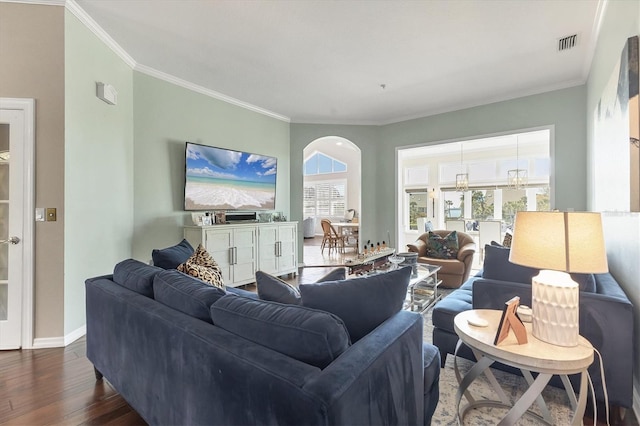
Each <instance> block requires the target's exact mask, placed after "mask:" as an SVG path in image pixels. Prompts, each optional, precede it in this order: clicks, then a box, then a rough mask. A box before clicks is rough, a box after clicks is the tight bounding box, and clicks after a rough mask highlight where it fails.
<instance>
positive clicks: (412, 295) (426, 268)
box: [405, 263, 442, 313]
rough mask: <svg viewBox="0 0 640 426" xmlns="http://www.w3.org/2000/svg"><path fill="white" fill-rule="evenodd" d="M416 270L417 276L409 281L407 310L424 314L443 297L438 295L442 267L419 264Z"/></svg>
mask: <svg viewBox="0 0 640 426" xmlns="http://www.w3.org/2000/svg"><path fill="white" fill-rule="evenodd" d="M416 269H417V275H416V276H415V277H412V278H411V279H410V280H409V288H408V291H407V301H406V303H405V309H407V310H410V311H414V312H420V313H422V312H425V311H426V310H428V309H429V308H431V307H433V305H435V304H436V302H437V301H438V300H440V298H441V297H442V295H440V294H438V286H439V285H440V283H442V281H441V280H438V271H439V270H440V269H441V267H440V266H437V265H427V264H424V263H419V264H417V268H416Z"/></svg>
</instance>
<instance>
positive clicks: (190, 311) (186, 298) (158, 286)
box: [153, 269, 226, 323]
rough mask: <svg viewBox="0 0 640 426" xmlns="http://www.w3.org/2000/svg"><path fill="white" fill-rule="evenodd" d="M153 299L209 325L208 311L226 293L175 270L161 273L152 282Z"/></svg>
mask: <svg viewBox="0 0 640 426" xmlns="http://www.w3.org/2000/svg"><path fill="white" fill-rule="evenodd" d="M153 293H154V295H155V299H156V300H157V301H158V302H160V303H162V304H163V305H166V306H169V307H170V308H173V309H175V310H178V311H180V312H183V313H185V314H187V315H189V316H192V317H195V318H198V319H201V320H203V321H206V322H208V323H211V322H212V321H211V313H210V312H209V309H210V308H211V305H213V302H215V301H216V300H218V299H220V298H221V297H222V296H224V295H225V294H226V293H225V291H224V290H223V289H221V288H218V287H213V286H210V285H208V284H207V283H204V282H202V281H200V280H197V279H195V278H192V277H190V276H188V275H185V274H183V273H182V272H178V271H176V270H175V269H170V270H166V271H162V272H160V273H159V274H157V275H156V276H155V279H154V280H153Z"/></svg>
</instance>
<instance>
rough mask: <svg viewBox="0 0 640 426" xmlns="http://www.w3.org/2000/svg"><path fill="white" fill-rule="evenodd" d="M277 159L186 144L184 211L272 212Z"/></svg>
mask: <svg viewBox="0 0 640 426" xmlns="http://www.w3.org/2000/svg"><path fill="white" fill-rule="evenodd" d="M276 171H277V159H276V157H269V156H267V155H258V154H251V153H249V152H242V151H234V150H231V149H224V148H216V147H212V146H207V145H200V144H196V143H192V142H187V143H186V147H185V184H184V208H185V210H274V209H275V207H276Z"/></svg>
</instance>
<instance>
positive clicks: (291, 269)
mask: <svg viewBox="0 0 640 426" xmlns="http://www.w3.org/2000/svg"><path fill="white" fill-rule="evenodd" d="M184 237H185V238H186V239H187V241H189V243H190V244H191V245H192V246H193V247H194V248H195V247H197V246H198V244H202V245H203V246H204V248H205V249H206V250H207V251H208V252H209V253H211V256H213V258H214V259H215V261H216V262H217V263H218V265H219V266H220V268H221V269H222V274H223V278H224V283H225V285H227V286H229V287H237V286H239V285H243V284H249V283H252V282H255V280H256V271H258V270H259V271H263V272H266V273H268V274H271V275H286V274H294V275H295V274H297V273H298V222H266V223H255V222H252V223H234V224H222V225H211V226H185V227H184Z"/></svg>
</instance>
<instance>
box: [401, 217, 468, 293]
mask: <svg viewBox="0 0 640 426" xmlns="http://www.w3.org/2000/svg"><path fill="white" fill-rule="evenodd" d="M432 232H433V233H434V234H437V235H439V236H441V237H442V238H445V237H446V236H447V235H449V234H450V233H451V231H450V230H436V231H432ZM457 234H458V256H457V257H456V258H455V259H438V258H435V257H427V240H428V239H429V233H428V232H425V233H424V234H422V235H420V236H419V237H418V239H417V240H416V241H415V242H414V243H413V244H407V248H408V250H409V252H413V253H418V263H428V264H430V265H438V266H440V267H441V268H442V269H440V271H438V278H439V279H441V280H442V284H441V285H442V287H446V288H458V287H460V286H461V285H462V283H464V282H465V281H466V280H467V278H469V273H470V272H471V264H472V263H473V255H474V254H475V252H476V244H475V243H474V242H473V238H472V237H471V235H469V234H466V233H464V232H459V231H457Z"/></svg>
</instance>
